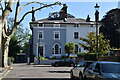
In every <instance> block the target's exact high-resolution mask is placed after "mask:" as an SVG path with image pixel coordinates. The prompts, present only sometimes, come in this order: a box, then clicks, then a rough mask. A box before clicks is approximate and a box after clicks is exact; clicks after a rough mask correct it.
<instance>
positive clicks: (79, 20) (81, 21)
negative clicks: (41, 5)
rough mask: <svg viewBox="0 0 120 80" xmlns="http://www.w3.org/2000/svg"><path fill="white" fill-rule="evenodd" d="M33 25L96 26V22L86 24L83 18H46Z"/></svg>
mask: <svg viewBox="0 0 120 80" xmlns="http://www.w3.org/2000/svg"><path fill="white" fill-rule="evenodd" d="M31 23H63V24H64V23H68V24H73V23H80V24H94V23H95V22H93V21H91V22H86V20H85V19H82V18H67V19H65V20H64V19H49V18H44V19H41V20H37V21H34V22H31Z"/></svg>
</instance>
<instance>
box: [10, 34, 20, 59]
mask: <svg viewBox="0 0 120 80" xmlns="http://www.w3.org/2000/svg"><path fill="white" fill-rule="evenodd" d="M19 43H20V41H18V37H17V36H16V35H14V36H13V37H12V38H11V40H10V44H9V54H8V56H9V57H14V59H15V60H16V57H17V53H18V52H19V51H20V50H21V49H22V47H21V46H20V45H19Z"/></svg>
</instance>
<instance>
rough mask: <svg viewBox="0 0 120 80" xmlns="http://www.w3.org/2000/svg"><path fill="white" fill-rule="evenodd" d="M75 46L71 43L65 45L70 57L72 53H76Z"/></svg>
mask: <svg viewBox="0 0 120 80" xmlns="http://www.w3.org/2000/svg"><path fill="white" fill-rule="evenodd" d="M74 49H75V45H74V43H73V42H69V43H66V44H65V52H66V53H67V54H68V57H69V55H70V53H74Z"/></svg>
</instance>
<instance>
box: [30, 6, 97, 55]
mask: <svg viewBox="0 0 120 80" xmlns="http://www.w3.org/2000/svg"><path fill="white" fill-rule="evenodd" d="M32 20H33V21H32V22H30V28H31V30H32V47H33V54H34V55H35V57H39V56H42V57H51V56H58V57H61V56H66V55H67V54H66V53H65V50H64V46H65V44H66V43H68V42H74V43H75V53H77V52H86V51H85V50H84V49H83V48H82V47H81V46H80V45H79V44H78V43H79V42H81V40H80V37H85V36H86V35H88V33H89V32H93V31H94V32H95V31H96V27H95V22H92V21H90V18H89V16H88V18H87V19H86V20H85V19H82V18H74V16H72V15H70V14H68V13H67V6H66V4H64V5H63V8H62V9H61V10H60V12H55V13H52V14H50V16H49V17H48V18H45V19H41V20H35V19H34V15H33V19H32Z"/></svg>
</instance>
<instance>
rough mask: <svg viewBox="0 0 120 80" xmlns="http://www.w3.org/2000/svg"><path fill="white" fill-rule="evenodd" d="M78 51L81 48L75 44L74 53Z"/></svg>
mask: <svg viewBox="0 0 120 80" xmlns="http://www.w3.org/2000/svg"><path fill="white" fill-rule="evenodd" d="M79 52H81V48H80V47H79V45H78V44H75V53H76V54H77V53H79Z"/></svg>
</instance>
